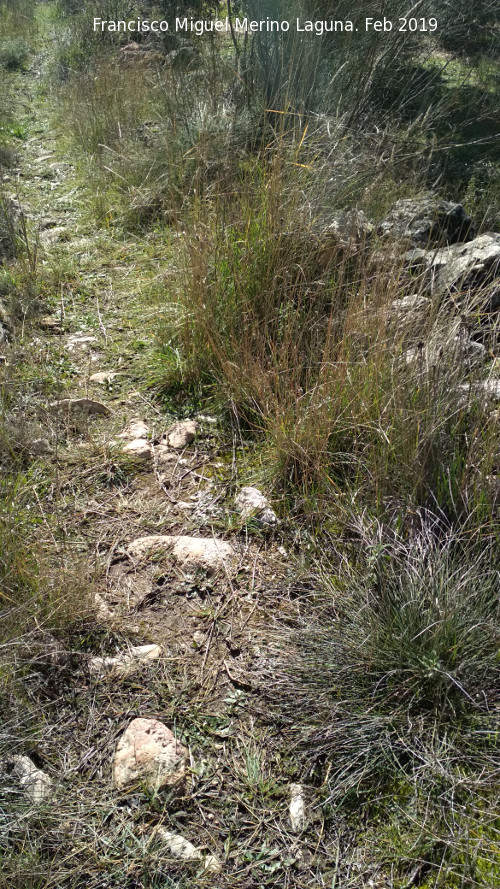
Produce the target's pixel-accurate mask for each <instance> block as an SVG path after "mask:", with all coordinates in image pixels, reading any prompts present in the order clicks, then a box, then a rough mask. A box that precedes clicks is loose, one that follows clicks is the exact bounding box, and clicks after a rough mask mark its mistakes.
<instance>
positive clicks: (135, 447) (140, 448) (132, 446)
mask: <svg viewBox="0 0 500 889" xmlns="http://www.w3.org/2000/svg"><path fill="white" fill-rule="evenodd" d="M123 453H124V454H133V455H134V456H135V457H143V458H144V459H145V458H147V457H151V454H152V449H151V445H150V443H149V441H147V439H145V438H134V440H133V441H129V443H128V444H126V445H125V447H124V448H123Z"/></svg>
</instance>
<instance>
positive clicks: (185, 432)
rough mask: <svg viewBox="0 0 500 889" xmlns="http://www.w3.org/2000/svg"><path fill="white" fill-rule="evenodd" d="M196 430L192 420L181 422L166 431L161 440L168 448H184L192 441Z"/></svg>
mask: <svg viewBox="0 0 500 889" xmlns="http://www.w3.org/2000/svg"><path fill="white" fill-rule="evenodd" d="M197 428H198V427H197V424H196V423H195V421H194V420H181V422H180V423H174V425H173V426H171V427H170V429H167V431H166V432H165V433H164V435H163V439H164V441H165V442H166V444H167V445H168V446H169V447H170V448H177V449H178V448H186V447H187V446H188V445H190V444H191V442H192V441H194V437H195V435H196V430H197Z"/></svg>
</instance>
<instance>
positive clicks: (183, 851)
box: [156, 827, 222, 874]
mask: <svg viewBox="0 0 500 889" xmlns="http://www.w3.org/2000/svg"><path fill="white" fill-rule="evenodd" d="M156 834H157V836H160V837H161V839H162V841H163V842H164V843H165V845H166V847H167V849H168V851H169V852H170V853H171V854H172V855H173V856H174V857H175V858H181V859H182V860H183V861H202V862H203V869H204V870H206V871H208V872H209V873H212V874H218V873H220V872H221V870H222V863H221V862H220V860H219V859H218V858H217V856H216V855H204V853H203V852H202V851H201V849H197V848H196V846H194V845H193V843H191V842H190V841H189V840H186V839H185V838H184V837H183V836H181V835H180V834H178V833H172V831H170V830H166V829H165V828H164V827H159V828H157V831H156Z"/></svg>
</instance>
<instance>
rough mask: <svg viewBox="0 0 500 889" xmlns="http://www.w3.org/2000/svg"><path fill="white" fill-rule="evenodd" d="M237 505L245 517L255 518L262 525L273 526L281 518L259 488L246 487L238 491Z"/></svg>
mask: <svg viewBox="0 0 500 889" xmlns="http://www.w3.org/2000/svg"><path fill="white" fill-rule="evenodd" d="M235 506H236V509H237V510H238V512H239V514H240V515H241V517H242V518H244V519H249V518H254V519H255V520H256V521H257V522H258V523H259V524H260V525H262V526H265V527H271V526H274V525H277V524H279V519H278V516H277V515H276V513H275V512H274V510H273V509H272V507H271V505H270V503H269V500H267V498H266V497H264V494H262V492H261V491H259V489H258V488H253V487H250V486H248V487H246V488H242V489H241V491H239V492H238V494H237V495H236V499H235Z"/></svg>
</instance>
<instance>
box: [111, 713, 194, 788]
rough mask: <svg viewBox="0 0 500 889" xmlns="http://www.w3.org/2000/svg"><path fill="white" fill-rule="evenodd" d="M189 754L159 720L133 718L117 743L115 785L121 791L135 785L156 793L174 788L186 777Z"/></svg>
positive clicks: (114, 765)
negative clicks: (163, 789)
mask: <svg viewBox="0 0 500 889" xmlns="http://www.w3.org/2000/svg"><path fill="white" fill-rule="evenodd" d="M187 755H188V752H187V750H186V748H185V747H183V746H182V744H181V743H180V742H179V741H178V740H177V739H176V737H175V735H174V734H173V732H171V731H170V729H169V728H167V726H166V725H163V723H162V722H160V721H159V720H158V719H142V718H138V719H133V720H132V722H131V723H130V725H129V726H128V728H127V729H126V731H125V732H124V733H123V735H122V736H121V738H120V740H119V741H118V744H117V747H116V752H115V756H114V761H113V783H114V784H115V787H117V788H118V789H123V788H125V787H128V786H130V785H132V784H135V785H139V786H140V785H143V786H146V787H147V788H148V789H149V790H152V791H153V792H154V791H157V790H161V789H162V788H163V787H175V786H176V785H178V784H180V783H181V782H182V781H183V779H184V777H185V774H186V764H187Z"/></svg>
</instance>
